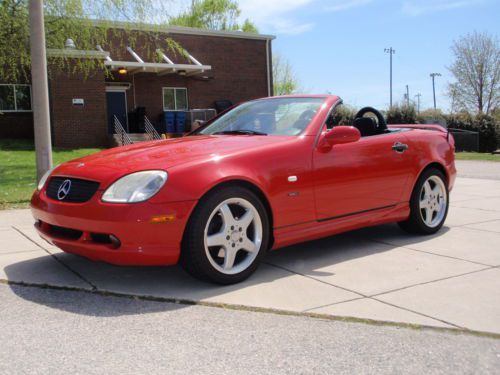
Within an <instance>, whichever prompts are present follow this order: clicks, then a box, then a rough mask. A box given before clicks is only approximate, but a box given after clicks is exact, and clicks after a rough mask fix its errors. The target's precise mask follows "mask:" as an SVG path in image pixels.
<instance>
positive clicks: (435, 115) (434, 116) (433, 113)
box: [417, 109, 446, 126]
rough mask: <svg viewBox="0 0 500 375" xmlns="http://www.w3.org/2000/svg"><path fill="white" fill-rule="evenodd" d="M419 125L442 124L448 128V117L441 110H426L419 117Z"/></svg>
mask: <svg viewBox="0 0 500 375" xmlns="http://www.w3.org/2000/svg"><path fill="white" fill-rule="evenodd" d="M417 122H418V123H419V124H440V125H443V126H446V116H445V115H444V114H443V112H441V110H439V109H426V110H425V111H422V112H420V113H419V114H418V115H417Z"/></svg>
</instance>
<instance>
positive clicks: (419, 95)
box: [415, 93, 422, 113]
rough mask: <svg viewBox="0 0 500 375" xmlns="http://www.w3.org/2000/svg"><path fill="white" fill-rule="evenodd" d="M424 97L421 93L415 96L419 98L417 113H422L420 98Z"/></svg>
mask: <svg viewBox="0 0 500 375" xmlns="http://www.w3.org/2000/svg"><path fill="white" fill-rule="evenodd" d="M421 96H422V94H421V93H418V94H417V95H415V98H417V113H420V97H421Z"/></svg>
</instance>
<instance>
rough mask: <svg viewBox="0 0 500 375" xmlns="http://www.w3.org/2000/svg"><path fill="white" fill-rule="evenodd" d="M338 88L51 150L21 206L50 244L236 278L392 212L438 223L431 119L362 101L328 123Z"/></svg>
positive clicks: (444, 162)
mask: <svg viewBox="0 0 500 375" xmlns="http://www.w3.org/2000/svg"><path fill="white" fill-rule="evenodd" d="M340 104H341V100H340V99H339V98H338V97H336V96H331V95H307V96H284V97H272V98H265V99H259V100H254V101H250V102H246V103H242V104H240V105H237V106H235V107H233V108H231V109H230V110H228V111H226V112H224V113H221V114H220V115H219V116H217V117H216V118H214V119H213V120H211V121H209V122H208V123H206V124H204V125H203V126H202V127H201V128H199V129H197V130H196V131H194V132H192V133H190V134H188V135H187V136H185V137H183V138H178V139H169V140H162V141H153V142H147V143H139V144H133V145H130V146H125V147H118V148H114V149H110V150H106V151H102V152H99V153H97V154H94V155H91V156H87V157H83V158H80V159H77V160H73V161H70V162H67V163H64V164H62V165H60V166H58V167H56V168H55V169H53V170H52V171H49V172H47V174H46V175H45V176H44V177H43V178H42V179H41V180H40V182H39V185H38V189H37V191H35V193H34V195H33V198H32V201H31V207H32V212H33V215H34V217H35V219H36V224H35V225H36V228H37V230H38V231H39V233H40V235H41V236H42V237H43V238H44V239H46V240H47V241H49V242H51V243H52V244H54V245H56V246H58V247H59V248H61V249H62V250H64V251H66V252H68V253H73V254H79V255H82V256H84V257H87V258H90V259H93V260H100V261H105V262H109V263H112V264H118V265H169V264H174V263H177V262H178V261H180V262H181V263H182V265H183V266H184V267H185V269H186V270H187V271H188V272H189V273H191V274H192V275H194V276H196V277H198V278H202V279H206V280H210V281H213V282H216V283H222V284H229V283H235V282H239V281H241V280H243V279H245V278H246V277H248V276H249V275H250V274H251V273H252V272H254V271H255V269H256V268H257V266H258V264H259V262H260V261H261V259H262V258H263V257H264V256H265V254H266V252H267V251H268V250H272V249H277V248H281V247H284V246H287V245H291V244H295V243H298V242H302V241H308V240H312V239H316V238H320V237H325V236H330V235H333V234H335V233H339V232H344V231H348V230H352V229H356V228H361V227H365V226H372V225H377V224H382V223H389V222H397V223H399V225H400V226H401V227H402V228H403V229H405V230H407V231H409V232H413V233H421V234H430V233H435V232H436V231H438V230H439V229H440V228H441V226H442V225H443V223H444V221H445V219H446V215H447V212H448V205H449V196H448V194H449V191H450V190H451V188H452V186H453V183H454V180H455V175H456V170H455V165H454V141H453V138H452V136H451V135H449V134H448V133H447V131H446V130H445V129H443V128H441V127H440V126H437V125H391V126H387V124H386V122H385V120H384V117H383V116H382V114H381V113H380V112H379V111H377V110H375V109H373V108H369V107H367V108H363V109H362V110H360V111H359V112H358V114H357V115H356V118H355V119H354V121H353V122H352V124H350V125H349V126H346V125H339V124H338V122H339V121H338V117H339V116H337V113H338V111H337V109H338V107H339V105H340Z"/></svg>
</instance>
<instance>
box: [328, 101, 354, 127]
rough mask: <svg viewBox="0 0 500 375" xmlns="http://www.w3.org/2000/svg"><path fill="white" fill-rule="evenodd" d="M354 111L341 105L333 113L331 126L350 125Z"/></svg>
mask: <svg viewBox="0 0 500 375" xmlns="http://www.w3.org/2000/svg"><path fill="white" fill-rule="evenodd" d="M356 112H357V111H356V109H354V108H352V107H350V106H348V105H341V106H338V107H337V109H336V110H335V111H334V112H333V116H332V117H333V118H332V121H333V124H335V125H352V123H353V122H354V116H356Z"/></svg>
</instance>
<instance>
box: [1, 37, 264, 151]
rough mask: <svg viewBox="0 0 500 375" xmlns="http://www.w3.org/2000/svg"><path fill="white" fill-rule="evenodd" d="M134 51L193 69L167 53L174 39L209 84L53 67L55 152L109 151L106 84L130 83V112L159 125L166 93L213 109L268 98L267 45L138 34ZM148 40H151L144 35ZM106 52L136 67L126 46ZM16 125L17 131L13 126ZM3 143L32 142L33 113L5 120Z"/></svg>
mask: <svg viewBox="0 0 500 375" xmlns="http://www.w3.org/2000/svg"><path fill="white" fill-rule="evenodd" d="M138 35H139V36H138V39H137V43H136V47H134V48H135V51H136V52H137V53H138V54H139V55H140V56H141V57H143V59H144V60H145V61H149V62H153V61H154V60H153V59H152V56H151V54H148V53H147V50H149V51H155V50H156V48H161V49H162V50H163V51H165V52H166V53H167V55H168V56H169V57H170V58H171V59H172V60H173V61H174V62H176V63H189V62H187V61H186V60H185V58H184V57H183V56H181V55H179V54H177V55H175V54H174V53H172V52H169V51H168V47H167V43H166V42H165V38H167V37H170V38H172V39H174V40H175V41H176V42H178V43H179V44H180V45H181V46H182V47H183V48H185V49H186V50H187V51H189V52H190V53H191V54H192V55H193V56H194V57H195V58H196V59H198V60H199V61H200V62H201V63H202V64H204V65H211V66H212V70H211V71H209V72H206V73H204V74H203V75H207V76H208V77H209V79H208V80H199V79H197V78H195V77H182V76H179V75H178V74H168V75H165V76H159V75H157V74H155V73H137V74H135V75H131V74H127V75H124V76H117V75H115V78H114V79H113V78H105V73H104V71H102V70H96V71H94V72H93V74H91V75H90V76H89V77H86V78H85V77H84V76H83V75H82V74H79V73H76V74H69V73H67V72H61V71H58V69H57V68H56V67H55V66H52V67H49V71H50V75H49V92H50V105H51V126H52V138H53V144H54V146H56V147H66V148H73V147H104V146H107V145H108V134H107V123H106V118H107V115H106V81H108V82H109V81H118V82H120V81H122V82H130V83H131V84H132V87H131V88H130V89H129V90H128V91H127V105H128V110H129V111H132V110H133V109H134V108H135V107H145V108H146V111H147V113H148V116H149V117H150V119H151V120H152V121H153V122H157V121H158V119H159V116H160V114H161V113H162V111H163V98H162V87H186V88H187V89H188V102H189V103H188V104H189V108H213V105H214V101H215V100H219V99H229V100H231V101H232V102H233V103H238V102H241V101H246V100H250V99H254V98H259V97H264V96H267V95H268V87H267V63H266V41H264V40H251V39H241V38H231V37H220V36H203V35H185V34H168V35H167V34H163V35H161V36H160V37H157V36H156V37H154V38H151V36H149V37H148V36H143V37H141V36H140V35H141V34H138ZM144 35H146V34H144ZM114 44H115V46H104V48H105V49H106V50H110V52H111V57H112V58H113V60H125V61H135V60H134V59H133V57H132V56H130V54H128V52H127V51H126V49H125V47H124V46H126V45H127V42H124V41H121V42H118V41H117V42H116V43H114ZM73 98H81V99H84V101H85V105H84V106H83V107H79V106H73V104H72V99H73ZM12 124H15V126H12ZM0 137H13V138H18V137H33V125H32V115H31V114H30V113H28V114H26V113H22V114H20V113H19V114H17V113H16V114H8V115H7V114H5V115H0Z"/></svg>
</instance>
